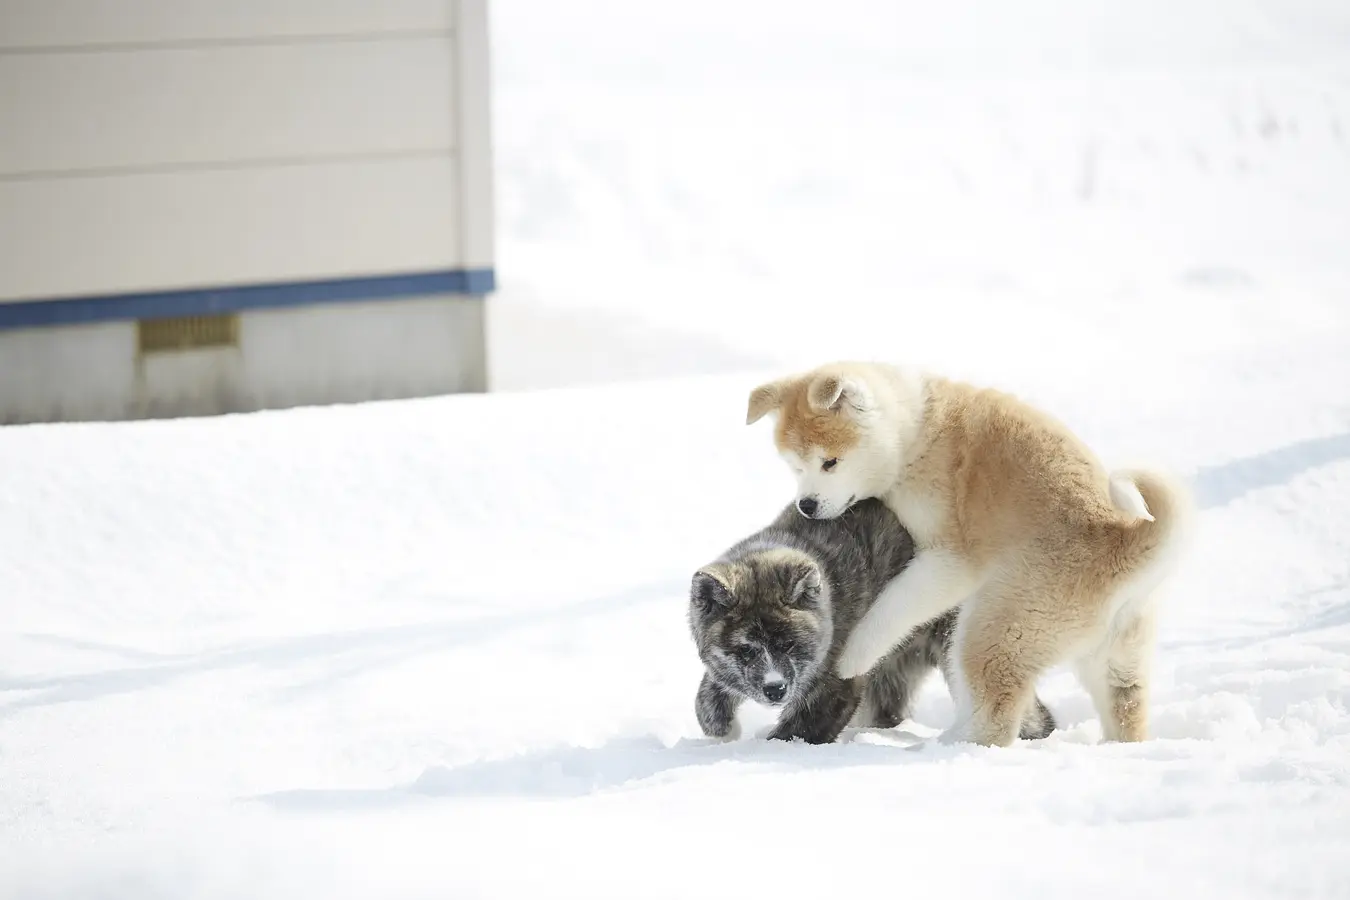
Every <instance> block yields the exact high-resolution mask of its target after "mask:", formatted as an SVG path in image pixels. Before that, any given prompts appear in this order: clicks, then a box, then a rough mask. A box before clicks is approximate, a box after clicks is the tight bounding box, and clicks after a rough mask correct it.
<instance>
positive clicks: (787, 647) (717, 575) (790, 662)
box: [689, 547, 831, 706]
mask: <svg viewBox="0 0 1350 900" xmlns="http://www.w3.org/2000/svg"><path fill="white" fill-rule="evenodd" d="M823 590H824V589H823V587H822V581H821V572H820V567H819V566H818V565H817V564H816V562H815V561H814V560H813V559H811V557H810V556H808V555H806V554H805V553H801V552H800V551H796V550H791V549H788V548H783V547H774V548H769V549H765V550H760V551H754V552H751V553H747V554H746V555H744V556H742V557H739V558H736V559H731V560H723V561H720V562H716V563H713V564H712V565H710V566H705V567H704V568H702V569H700V570H699V571H698V572H697V573H695V575H694V579H693V583H692V584H691V585H690V589H689V626H690V630H691V631H692V633H693V636H694V643H695V644H697V646H698V655H699V658H700V659H702V660H703V664H704V665H705V666H707V667H708V671H709V672H710V673H711V674H712V676H713V678H715V679H716V680H717V681H718V682H720V683H721V684H722V685H723V686H724V687H726V688H727V689H728V690H731V691H734V692H736V693H738V694H740V695H742V696H744V697H748V698H750V699H751V700H755V701H756V702H759V703H764V704H767V705H769V706H781V705H784V704H787V703H790V702H791V701H792V700H793V698H794V697H795V696H797V694H798V692H799V691H800V690H801V689H802V688H803V686H805V685H807V684H809V683H810V681H811V679H812V678H813V677H814V676H815V673H816V670H817V669H818V668H819V666H820V664H821V663H822V662H823V661H824V658H825V654H826V652H827V651H828V650H829V646H830V637H831V621H830V609H829V602H828V598H826V597H824V596H822V593H823Z"/></svg>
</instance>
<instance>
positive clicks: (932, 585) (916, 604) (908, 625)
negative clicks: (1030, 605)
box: [835, 547, 980, 678]
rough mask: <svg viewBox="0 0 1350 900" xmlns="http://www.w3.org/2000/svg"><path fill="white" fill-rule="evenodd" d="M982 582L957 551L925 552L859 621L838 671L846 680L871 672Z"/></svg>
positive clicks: (836, 667) (930, 550) (840, 659)
mask: <svg viewBox="0 0 1350 900" xmlns="http://www.w3.org/2000/svg"><path fill="white" fill-rule="evenodd" d="M979 584H980V579H979V577H978V576H977V575H976V573H975V572H973V571H971V569H970V566H969V565H968V564H967V563H966V561H965V560H964V559H962V558H961V557H959V556H957V555H956V554H955V553H952V552H951V551H949V550H946V549H943V548H940V547H935V548H932V549H925V550H920V551H919V552H918V553H917V554H916V555H915V557H914V560H913V561H912V562H911V563H910V564H909V565H908V566H907V567H906V568H905V570H904V571H903V572H901V573H900V574H899V575H897V576H895V577H894V578H892V579H891V580H890V582H888V583H887V584H886V586H885V587H884V588H882V590H881V594H880V596H878V597H877V600H876V602H875V603H873V604H872V606H871V608H870V609H868V610H867V612H866V613H865V614H864V615H863V617H862V619H860V620H859V621H858V624H857V625H856V626H855V627H854V629H853V633H852V634H850V635H849V636H848V641H847V642H846V643H845V644H844V649H843V652H841V653H840V654H839V661H838V662H837V663H836V664H835V671H836V672H838V673H839V677H841V678H857V677H858V676H860V675H864V674H866V673H867V672H869V671H871V669H872V667H873V666H875V665H876V664H877V663H878V662H880V661H881V660H882V658H883V657H885V656H886V655H887V654H889V653H890V652H891V651H892V650H893V649H895V647H896V646H898V645H899V644H900V643H901V642H902V641H904V640H905V638H907V637H909V633H910V632H911V631H913V630H914V629H915V628H918V627H919V626H920V625H922V624H924V623H925V622H929V621H931V620H933V619H936V618H937V617H938V616H940V615H942V614H943V613H945V612H947V610H949V609H952V608H954V607H956V606H959V605H960V604H961V602H962V601H963V600H965V599H966V598H967V597H969V596H970V595H971V594H972V593H974V592H975V589H976V588H978V587H979Z"/></svg>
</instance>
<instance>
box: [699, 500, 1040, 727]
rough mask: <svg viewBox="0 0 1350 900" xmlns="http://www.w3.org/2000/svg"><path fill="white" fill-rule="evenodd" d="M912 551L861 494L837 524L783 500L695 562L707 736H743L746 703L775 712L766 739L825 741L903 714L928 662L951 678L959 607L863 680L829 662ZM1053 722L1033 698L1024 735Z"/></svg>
mask: <svg viewBox="0 0 1350 900" xmlns="http://www.w3.org/2000/svg"><path fill="white" fill-rule="evenodd" d="M913 556H914V543H913V541H912V539H911V538H910V535H909V532H908V531H906V530H905V528H904V526H902V525H901V524H900V521H899V520H898V519H897V518H896V517H895V514H894V513H892V512H891V511H890V510H889V509H887V508H886V506H885V505H884V504H883V503H881V501H879V500H875V499H869V500H863V501H861V502H859V503H856V504H854V505H853V507H852V508H851V509H849V510H848V511H847V512H846V513H844V514H843V515H841V516H839V517H837V518H834V519H808V518H806V517H804V516H802V515H801V514H800V513H798V512H797V511H796V509H795V508H794V507H792V506H789V507H787V508H786V509H784V510H783V512H781V513H780V514H779V515H778V517H777V518H776V519H774V521H773V522H772V523H771V524H770V525H769V526H768V527H767V528H765V529H763V530H762V531H759V532H757V533H756V534H753V535H751V536H750V537H748V538H745V539H744V540H742V541H740V542H739V543H737V544H736V545H735V546H733V547H732V548H731V549H730V550H728V551H727V552H726V553H724V554H722V556H721V557H720V558H719V559H718V560H717V561H716V562H714V563H712V564H711V565H708V566H704V567H703V568H701V569H700V570H699V571H698V572H697V573H696V574H695V575H694V578H693V583H692V585H691V586H690V593H689V626H690V630H691V631H692V633H693V636H694V642H695V643H696V644H697V645H698V654H699V658H700V659H702V660H703V663H704V665H705V666H706V667H707V671H705V672H704V674H703V680H702V682H701V683H700V684H699V687H698V696H697V700H696V711H697V714H698V723H699V725H700V727H702V729H703V733H704V734H706V735H708V736H709V737H717V738H724V737H732V738H734V737H736V736H737V735H739V733H740V728H739V726H738V725H737V722H736V710H737V708H738V707H739V706H740V704H741V703H742V702H743V701H744V700H746V699H747V698H748V699H751V700H754V701H756V702H758V703H763V704H765V705H767V706H771V707H780V708H781V709H782V712H781V713H780V715H779V720H778V724H777V726H776V727H775V728H774V730H773V731H772V732H771V733H770V735H769V737H770V739H775V740H792V739H793V738H799V739H801V740H804V741H807V742H808V743H812V744H827V743H830V742H832V741H834V740H835V739H836V738H837V737H838V736H839V733H840V732H841V731H842V730H843V729H844V728H845V727H846V726H848V725H849V724H853V725H854V726H856V727H877V728H893V727H895V726H896V725H898V724H900V722H902V721H904V720H905V718H906V717H907V716H908V715H909V712H910V706H911V703H912V701H913V698H914V696H915V694H916V693H917V692H918V690H919V687H920V685H921V684H922V683H923V680H924V679H925V678H927V677H928V675H929V674H930V673H931V672H932V671H933V670H934V669H938V670H940V671H941V672H942V673H943V676H944V678H948V679H950V673H949V671H948V668H947V660H948V647H949V645H950V643H951V636H952V630H953V628H954V627H955V624H956V616H957V614H958V612H959V609H957V610H952V611H950V612H948V613H946V614H944V615H942V616H940V617H939V618H937V619H934V620H932V621H930V622H928V623H926V624H924V625H922V626H920V627H919V628H918V629H916V630H915V631H914V632H912V633H911V634H910V637H909V640H908V641H906V642H905V643H904V644H902V645H901V646H899V647H898V648H896V649H895V650H894V651H892V652H891V654H890V655H889V656H887V657H885V658H884V659H883V660H882V661H881V662H879V663H878V664H877V665H876V667H875V668H873V669H872V670H871V671H870V672H868V673H867V674H866V675H865V676H862V677H860V678H854V679H850V680H844V679H841V678H840V677H839V676H838V675H836V674H835V666H834V664H835V659H836V657H837V656H838V655H839V653H840V652H841V651H842V649H843V647H844V644H845V642H846V640H847V638H848V635H849V633H850V632H851V631H852V629H853V627H854V626H855V625H856V624H857V622H858V620H859V619H861V618H862V615H863V613H865V612H866V611H867V609H868V607H870V606H871V605H872V604H873V603H874V602H875V601H876V599H877V596H878V594H880V592H881V589H882V588H883V587H884V586H885V585H886V583H887V582H889V581H890V580H891V579H892V578H894V577H895V576H896V575H898V574H899V573H900V572H901V571H902V570H903V569H904V568H905V566H907V565H908V564H909V561H910V560H911V559H912V558H913ZM949 683H950V681H949ZM1054 728H1055V720H1054V718H1053V717H1052V716H1051V715H1050V710H1048V709H1046V707H1045V704H1043V703H1042V702H1041V700H1040V698H1039V697H1037V698H1036V703H1035V706H1034V708H1033V709H1031V710H1030V711H1029V712H1028V714H1027V716H1026V719H1025V720H1024V721H1023V722H1022V726H1021V737H1022V738H1024V739H1027V740H1034V739H1037V738H1042V737H1045V736H1046V735H1048V734H1049V733H1050V732H1051V731H1053V730H1054Z"/></svg>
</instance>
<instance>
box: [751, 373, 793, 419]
mask: <svg viewBox="0 0 1350 900" xmlns="http://www.w3.org/2000/svg"><path fill="white" fill-rule="evenodd" d="M783 385H784V382H782V381H771V382H769V383H768V384H761V385H760V386H759V387H757V388H755V389H754V390H753V391H751V392H750V401H749V403H748V404H747V405H746V410H745V424H747V425H753V424H755V423H756V422H758V421H759V420H760V419H762V418H764V416H765V415H767V414H768V413H771V412H773V411H775V410H777V409H779V408H781V407H782V405H783Z"/></svg>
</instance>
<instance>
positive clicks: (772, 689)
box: [764, 681, 787, 703]
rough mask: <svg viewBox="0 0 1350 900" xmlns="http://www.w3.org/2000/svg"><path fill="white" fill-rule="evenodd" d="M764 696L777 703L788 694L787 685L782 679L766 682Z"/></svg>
mask: <svg viewBox="0 0 1350 900" xmlns="http://www.w3.org/2000/svg"><path fill="white" fill-rule="evenodd" d="M764 696H765V697H768V698H769V702H770V703H777V702H778V701H779V700H782V699H783V698H784V697H786V696H787V685H786V684H784V683H783V682H781V681H775V682H774V683H773V684H766V685H764Z"/></svg>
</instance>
